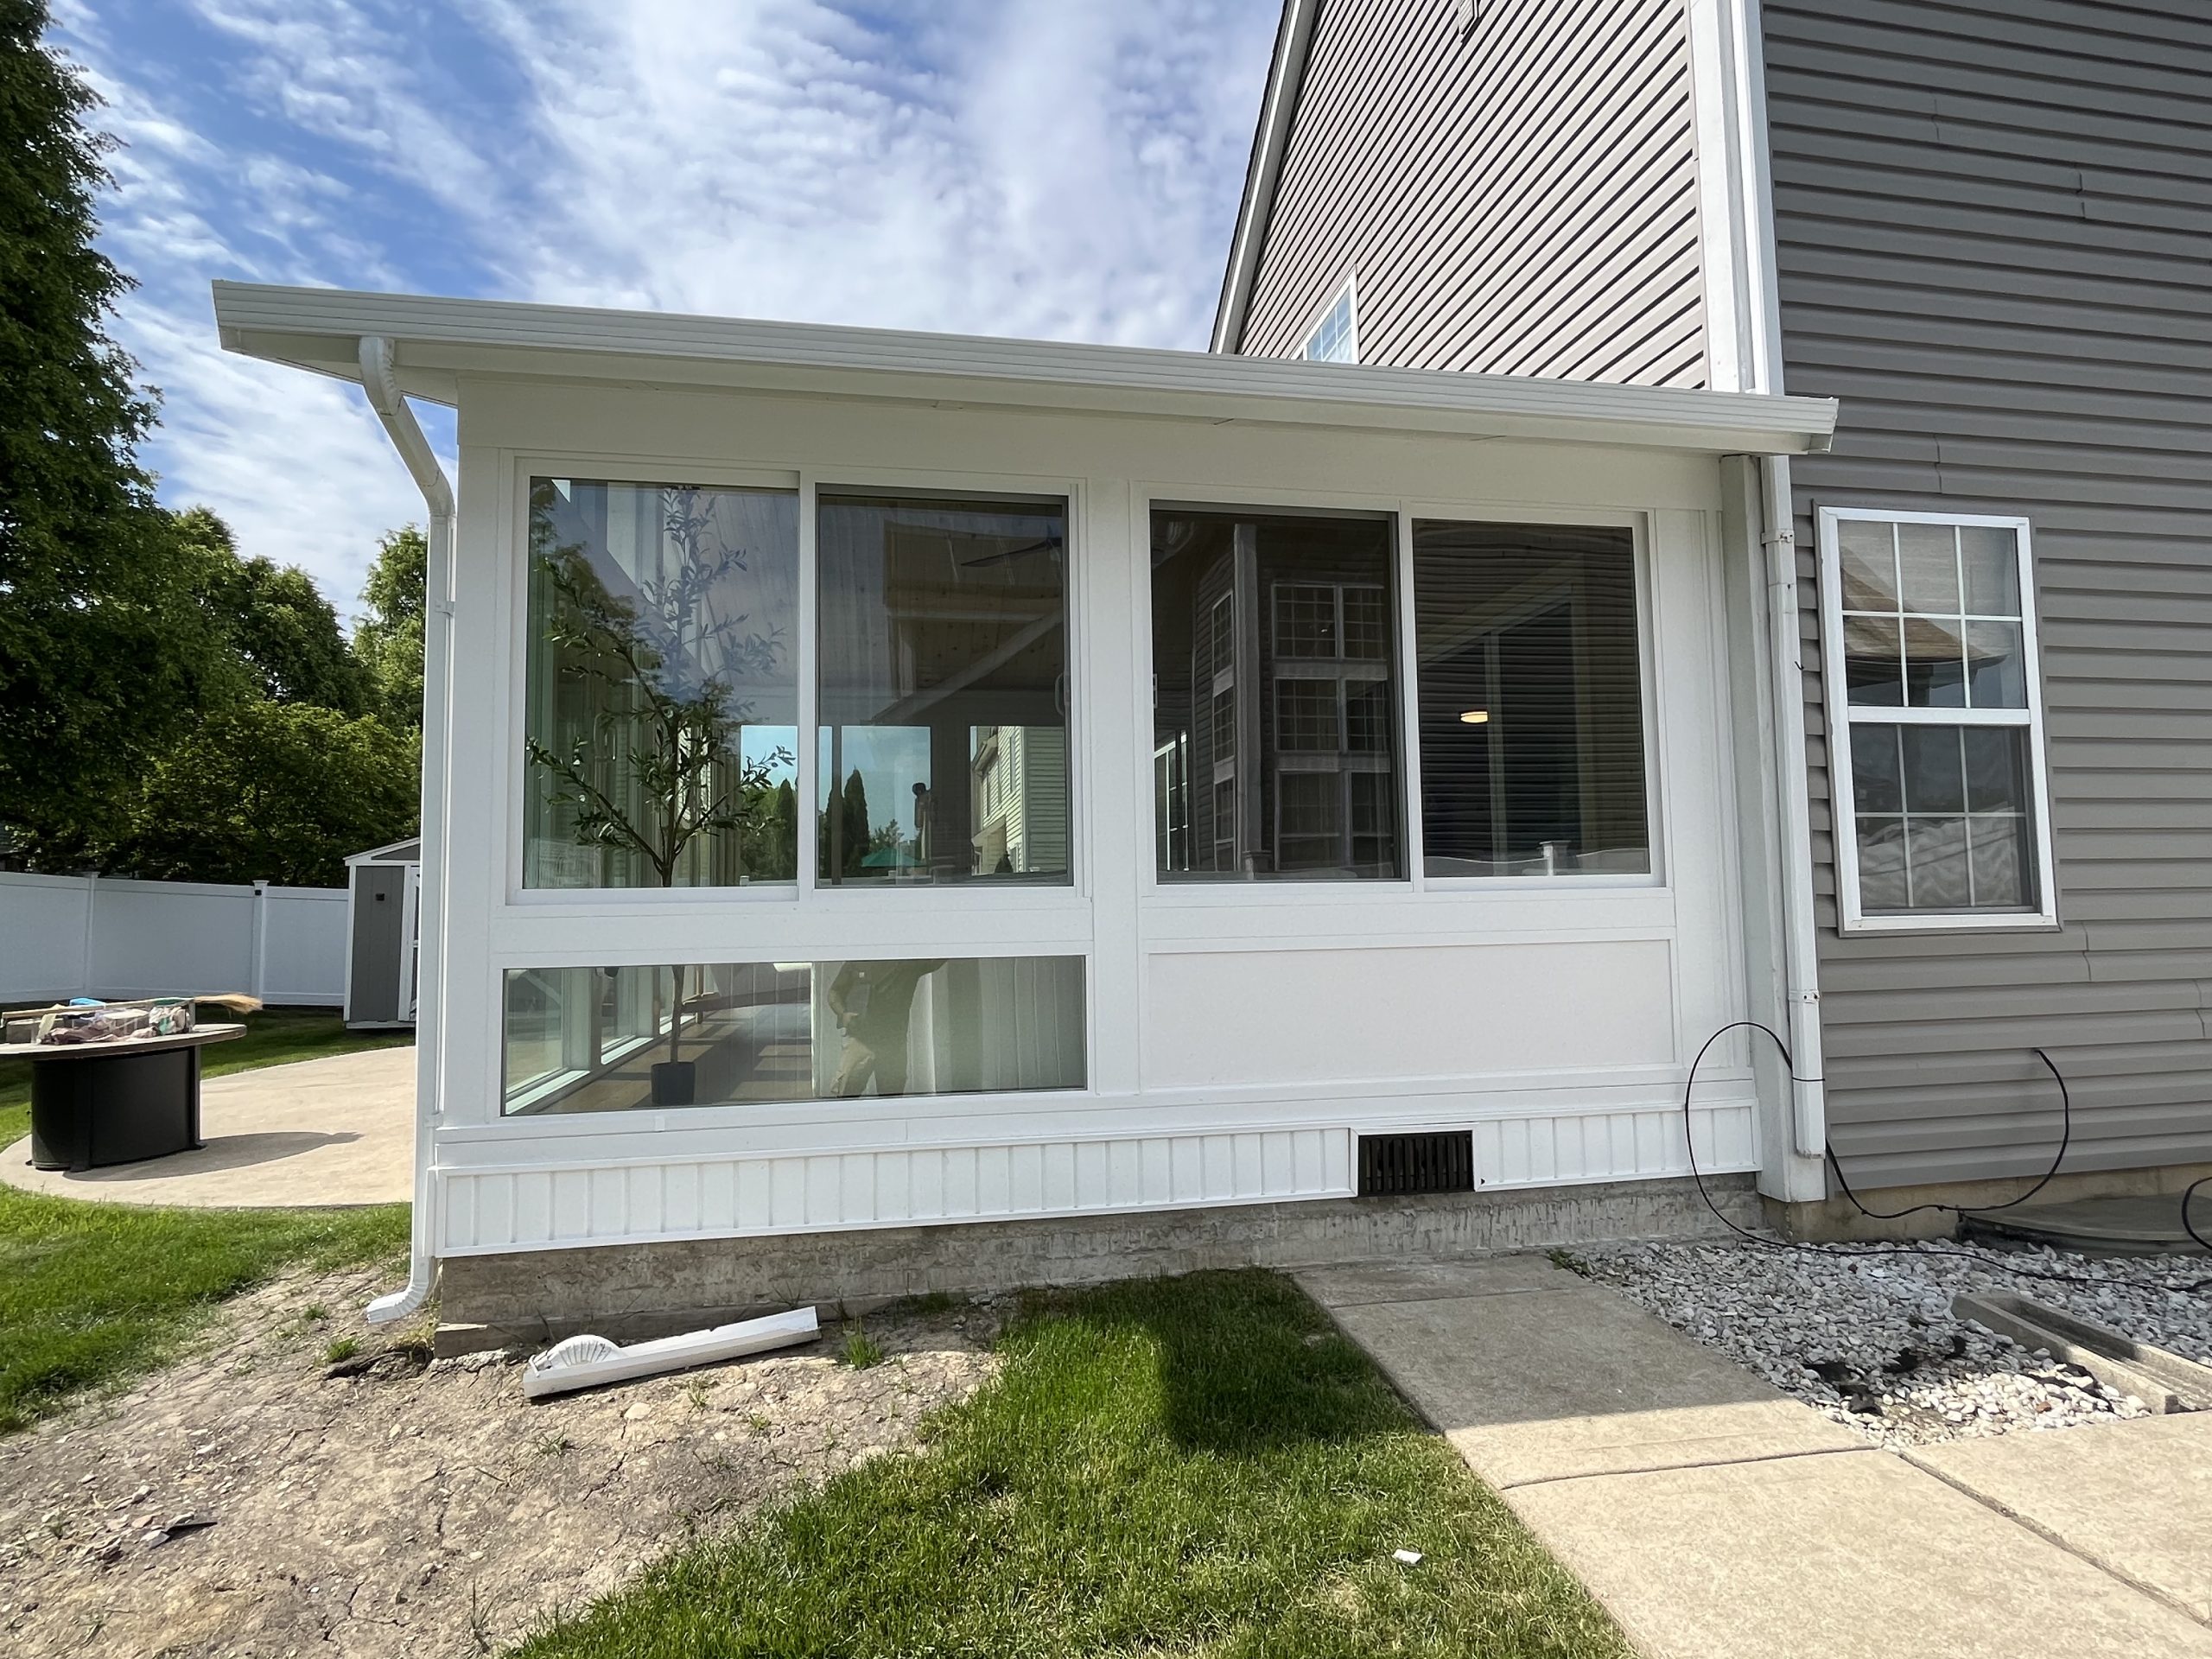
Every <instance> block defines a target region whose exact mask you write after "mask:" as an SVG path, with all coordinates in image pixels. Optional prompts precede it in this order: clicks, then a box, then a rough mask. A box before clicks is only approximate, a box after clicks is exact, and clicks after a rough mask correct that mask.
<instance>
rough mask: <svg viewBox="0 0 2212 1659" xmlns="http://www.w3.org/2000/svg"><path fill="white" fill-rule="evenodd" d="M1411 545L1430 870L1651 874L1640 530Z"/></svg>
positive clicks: (1423, 530) (1504, 535) (1435, 539)
mask: <svg viewBox="0 0 2212 1659" xmlns="http://www.w3.org/2000/svg"><path fill="white" fill-rule="evenodd" d="M1413 543H1414V632H1415V634H1416V636H1417V649H1418V652H1419V658H1420V661H1419V665H1418V668H1417V671H1416V672H1417V683H1418V688H1419V706H1420V711H1421V713H1420V720H1421V843H1422V855H1421V863H1422V868H1423V870H1424V872H1425V874H1427V875H1429V876H1431V877H1452V876H1531V875H1534V876H1543V875H1574V874H1614V875H1618V874H1648V873H1649V871H1650V869H1651V842H1650V834H1649V827H1648V816H1647V811H1646V805H1645V764H1644V747H1643V669H1642V658H1641V654H1640V652H1639V650H1638V647H1637V596H1636V587H1637V584H1636V546H1635V537H1634V536H1633V534H1632V533H1631V532H1630V531H1628V530H1626V529H1613V528H1605V527H1594V526H1592V527H1582V526H1576V525H1567V524H1487V523H1471V524H1460V523H1447V522H1442V521H1422V522H1416V523H1415V524H1414V531H1413Z"/></svg>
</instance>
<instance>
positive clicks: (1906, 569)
mask: <svg viewBox="0 0 2212 1659" xmlns="http://www.w3.org/2000/svg"><path fill="white" fill-rule="evenodd" d="M1820 537H1821V592H1822V595H1823V605H1824V609H1825V612H1826V618H1825V621H1826V634H1827V704H1828V729H1829V733H1830V751H1831V752H1830V755H1829V767H1828V771H1829V778H1830V782H1831V789H1832V791H1833V798H1834V806H1835V817H1836V824H1835V839H1836V868H1837V889H1838V897H1839V899H1840V904H1841V908H1842V925H1843V929H1844V931H1846V932H1873V931H1885V930H1896V929H1904V928H1969V927H1970V928H1992V927H2019V926H2028V927H2033V926H2046V927H2047V926H2051V925H2056V921H2057V919H2058V914H2057V895H2056V882H2055V880H2054V879H2053V871H2052V861H2051V836H2050V817H2049V813H2048V810H2047V805H2046V803H2047V802H2048V801H2049V799H2050V788H2049V784H2048V780H2047V777H2046V764H2045V760H2044V729H2043V690H2042V677H2041V675H2040V674H2039V672H2038V671H2037V643H2036V620H2035V588H2034V566H2033V561H2032V557H2031V550H2030V546H2029V531H2028V522H2027V520H2026V519H2024V518H1979V517H1968V516H1966V515H1961V514H1940V513H1916V512H1880V511H1873V510H1867V509H1861V508H1853V507H1825V508H1822V509H1821V512H1820Z"/></svg>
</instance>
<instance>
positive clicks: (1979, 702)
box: [1967, 622, 2028, 709]
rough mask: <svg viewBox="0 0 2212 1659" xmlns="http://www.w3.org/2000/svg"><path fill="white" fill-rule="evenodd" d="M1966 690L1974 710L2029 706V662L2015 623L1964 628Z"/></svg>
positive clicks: (1988, 623) (1971, 623) (1977, 623)
mask: <svg viewBox="0 0 2212 1659" xmlns="http://www.w3.org/2000/svg"><path fill="white" fill-rule="evenodd" d="M1967 675H1968V690H1969V692H1970V694H1971V696H1972V698H1973V702H1974V707H1975V708H1977V709H2024V708H2026V707H2027V706H2028V659H2027V655H2026V652H2024V650H2023V649H2022V648H2021V642H2020V625H2019V624H2018V623H2017V622H1969V623H1967Z"/></svg>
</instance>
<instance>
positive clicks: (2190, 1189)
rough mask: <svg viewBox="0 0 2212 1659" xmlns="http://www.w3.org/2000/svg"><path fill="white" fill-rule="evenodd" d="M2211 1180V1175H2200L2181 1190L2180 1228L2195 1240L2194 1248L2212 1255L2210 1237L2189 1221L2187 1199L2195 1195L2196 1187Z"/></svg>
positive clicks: (2211, 1240)
mask: <svg viewBox="0 0 2212 1659" xmlns="http://www.w3.org/2000/svg"><path fill="white" fill-rule="evenodd" d="M2208 1181H2212V1175H2200V1176H2198V1177H2197V1178H2196V1179H2195V1180H2193V1181H2191V1182H2190V1184H2189V1185H2187V1186H2185V1187H2183V1188H2182V1190H2181V1230H2182V1231H2183V1232H2184V1233H2187V1234H2188V1235H2189V1236H2190V1237H2191V1238H2193V1239H2195V1240H2196V1248H2197V1249H2200V1250H2202V1251H2203V1252H2204V1253H2205V1254H2206V1255H2212V1239H2208V1238H2206V1237H2205V1236H2204V1235H2203V1234H2202V1233H2200V1232H2198V1231H2197V1230H2196V1228H2194V1227H2192V1226H2190V1223H2189V1201H2190V1199H2191V1198H2195V1197H2196V1189H2197V1188H2198V1187H2200V1186H2202V1185H2204V1184H2205V1183H2206V1182H2208Z"/></svg>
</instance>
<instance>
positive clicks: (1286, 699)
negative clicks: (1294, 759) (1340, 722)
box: [1275, 679, 1338, 754]
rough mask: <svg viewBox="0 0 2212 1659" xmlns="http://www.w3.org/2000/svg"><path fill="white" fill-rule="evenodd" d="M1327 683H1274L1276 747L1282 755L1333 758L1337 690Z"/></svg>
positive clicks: (1313, 681) (1336, 746)
mask: <svg viewBox="0 0 2212 1659" xmlns="http://www.w3.org/2000/svg"><path fill="white" fill-rule="evenodd" d="M1337 689H1338V681H1336V680H1333V679H1330V680H1278V681H1276V682H1275V747H1278V748H1280V749H1281V750H1282V751H1283V752H1284V753H1314V754H1334V753H1337V750H1338V737H1337Z"/></svg>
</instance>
